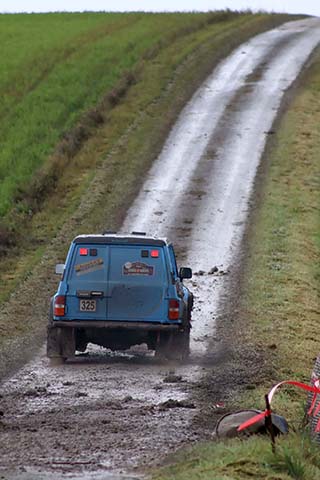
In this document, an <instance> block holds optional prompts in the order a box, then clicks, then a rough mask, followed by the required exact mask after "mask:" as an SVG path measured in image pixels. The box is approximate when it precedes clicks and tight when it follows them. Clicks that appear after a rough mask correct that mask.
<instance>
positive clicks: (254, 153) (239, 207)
mask: <svg viewBox="0 0 320 480" xmlns="http://www.w3.org/2000/svg"><path fill="white" fill-rule="evenodd" d="M319 41H320V20H319V19H307V20H303V21H298V22H291V23H288V24H285V25H284V26H282V27H280V28H277V29H275V30H272V31H270V32H267V33H264V34H262V35H259V36H257V37H255V38H253V39H252V40H250V41H249V42H247V43H245V44H243V45H241V46H240V47H239V48H238V49H237V50H235V51H234V52H233V54H232V55H230V56H229V57H228V58H227V59H226V60H225V61H223V62H221V64H220V65H219V66H218V68H216V69H215V71H214V72H213V73H212V75H211V76H210V77H209V78H208V79H207V81H206V82H205V83H204V84H203V86H202V87H201V88H200V89H199V90H198V91H197V92H196V93H195V95H194V97H193V98H192V100H191V101H190V102H189V103H188V105H187V106H186V107H185V109H184V110H183V111H182V113H181V115H180V118H179V120H178V122H177V123H176V125H175V127H174V128H173V130H172V132H171V134H170V136H169V137H168V139H167V142H166V144H165V145H164V147H163V151H162V153H161V155H160V156H159V158H158V159H157V160H156V162H155V163H154V165H153V167H152V169H151V171H150V172H149V174H148V176H147V178H146V181H145V184H144V186H143V188H142V190H141V192H140V194H139V196H138V197H137V199H136V201H135V203H134V204H133V205H132V207H131V209H130V211H129V212H128V215H127V218H126V220H125V222H124V224H123V228H122V231H123V232H128V231H129V232H130V231H132V230H136V231H146V232H150V233H152V234H156V235H159V236H167V237H169V238H170V239H172V240H173V242H174V243H175V245H176V249H177V251H178V257H179V263H180V265H184V266H191V267H192V268H193V271H194V278H193V279H192V280H191V281H190V282H188V285H189V286H190V288H191V289H192V290H193V292H194V293H195V297H196V302H195V309H194V312H193V329H192V341H191V342H192V343H191V357H190V360H189V361H188V363H187V364H185V365H180V364H174V363H160V362H159V360H157V359H155V358H154V356H153V354H152V353H150V352H147V351H146V350H145V349H144V348H143V346H140V347H137V348H136V349H135V350H132V351H130V352H127V353H123V354H120V353H111V352H106V351H104V350H103V349H99V348H96V347H93V346H90V347H89V350H88V351H87V352H86V353H85V354H81V355H80V354H79V355H77V356H76V357H75V358H74V359H72V360H69V361H68V362H67V363H66V364H65V365H62V366H61V365H60V366H59V365H56V366H49V362H48V360H47V359H46V357H45V350H44V348H43V350H42V351H41V352H39V354H38V356H37V357H36V358H35V359H34V360H33V361H32V362H30V363H28V364H27V365H26V366H25V367H24V368H22V369H21V370H20V371H19V372H18V373H17V374H16V375H14V376H12V377H11V378H10V379H8V380H7V381H6V382H4V383H3V384H2V385H1V387H0V409H1V410H2V411H3V413H4V415H3V416H2V417H0V438H1V441H0V478H1V479H6V480H13V479H17V480H22V479H24V480H27V479H37V478H39V479H59V478H68V479H77V480H78V479H79V480H84V479H88V480H90V479H96V480H100V479H109V480H111V479H113V480H117V479H131V478H141V475H143V474H141V473H140V472H141V471H143V470H144V468H145V467H146V466H150V465H155V464H157V463H159V462H160V461H161V460H162V459H163V458H164V456H165V455H167V454H169V453H171V452H173V451H175V450H176V449H177V448H178V447H180V446H182V445H184V444H189V443H191V442H193V441H196V440H199V439H205V438H210V436H211V434H212V424H210V422H209V423H208V422H201V421H200V420H201V415H202V413H201V412H203V411H204V410H205V409H206V412H207V413H208V411H209V413H210V412H212V418H214V415H215V413H219V412H222V411H223V409H224V407H223V404H222V403H223V402H228V398H229V397H228V396H229V395H231V394H232V393H231V392H228V389H226V383H227V381H225V379H224V377H225V376H226V375H224V368H225V367H224V365H225V364H226V363H227V357H228V351H229V348H230V349H231V350H232V343H234V342H235V340H234V339H233V338H229V337H228V331H227V328H228V326H227V324H225V325H221V322H220V319H221V317H222V316H223V313H224V310H225V306H226V304H228V303H229V302H232V289H231V288H230V285H231V283H232V282H234V281H235V276H236V271H237V268H238V259H239V254H240V248H241V241H242V238H243V233H244V230H245V226H246V220H247V216H248V211H249V208H250V202H251V200H252V197H251V196H252V190H253V185H254V180H255V176H256V172H257V168H258V166H259V162H260V159H261V155H262V153H263V150H264V147H265V143H266V139H267V138H268V135H269V134H270V133H271V132H270V130H271V128H272V124H273V122H274V120H275V118H276V115H277V112H278V110H279V107H280V104H281V100H282V98H283V95H284V93H285V92H286V90H287V89H288V88H289V87H290V85H291V84H292V83H293V81H294V80H295V79H296V77H297V75H298V74H299V72H300V70H301V69H302V67H303V66H304V65H305V63H306V62H307V60H308V58H309V56H310V54H311V52H312V51H313V49H314V48H315V47H316V46H317V45H318V43H319ZM219 322H220V323H219ZM249 364H250V365H251V366H250V365H249ZM250 368H251V369H253V368H254V358H249V359H248V365H243V366H242V367H241V368H238V370H239V371H240V374H239V372H238V378H237V382H235V383H237V384H239V383H241V382H242V383H244V382H245V377H246V369H250ZM213 370H217V376H216V378H215V381H214V385H211V387H212V388H204V385H205V382H206V377H207V374H208V373H209V372H212V371H213ZM239 375H240V377H239ZM241 375H242V377H241ZM231 380H232V379H231ZM234 388H235V389H236V388H238V387H237V386H236V385H235V386H234ZM199 419H200V420H199Z"/></svg>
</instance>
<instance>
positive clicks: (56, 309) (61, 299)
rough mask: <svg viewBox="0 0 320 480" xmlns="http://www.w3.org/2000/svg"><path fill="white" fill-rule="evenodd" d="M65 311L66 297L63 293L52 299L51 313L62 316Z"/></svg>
mask: <svg viewBox="0 0 320 480" xmlns="http://www.w3.org/2000/svg"><path fill="white" fill-rule="evenodd" d="M65 311H66V297H65V296H64V295H58V296H57V297H56V298H55V299H54V305H53V315H54V316H55V317H63V316H64V314H65Z"/></svg>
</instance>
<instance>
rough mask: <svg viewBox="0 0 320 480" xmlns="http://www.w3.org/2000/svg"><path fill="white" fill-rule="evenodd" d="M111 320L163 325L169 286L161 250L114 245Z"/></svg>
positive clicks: (110, 275) (110, 300)
mask: <svg viewBox="0 0 320 480" xmlns="http://www.w3.org/2000/svg"><path fill="white" fill-rule="evenodd" d="M109 259H110V262H109V269H108V288H109V298H108V307H107V308H108V319H109V320H115V321H143V322H161V321H163V320H164V319H165V318H166V317H167V312H166V308H167V307H166V302H165V298H166V292H167V285H168V278H167V271H166V268H165V258H164V252H163V249H162V248H161V247H158V246H157V247H153V246H150V247H149V246H145V245H143V246H139V245H110V251H109Z"/></svg>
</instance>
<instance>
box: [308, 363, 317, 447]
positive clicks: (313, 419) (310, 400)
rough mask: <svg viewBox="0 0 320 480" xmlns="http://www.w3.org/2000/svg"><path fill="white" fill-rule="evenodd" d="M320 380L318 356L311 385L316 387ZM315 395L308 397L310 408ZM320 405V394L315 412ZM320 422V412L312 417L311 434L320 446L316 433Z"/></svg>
mask: <svg viewBox="0 0 320 480" xmlns="http://www.w3.org/2000/svg"><path fill="white" fill-rule="evenodd" d="M319 378H320V355H319V356H318V358H317V360H316V362H315V364H314V367H313V372H312V375H311V385H314V382H315V381H316V380H318V379H319ZM312 398H313V394H310V395H309V396H308V402H307V403H308V405H307V406H308V408H310V406H311V402H312ZM319 405H320V394H319V395H317V398H316V403H315V406H314V411H316V409H317V408H318V407H319ZM319 420H320V411H319V413H318V414H317V415H316V416H311V417H310V432H311V437H312V438H313V439H314V440H315V441H316V442H317V443H318V444H319V445H320V432H316V428H317V425H318V422H319Z"/></svg>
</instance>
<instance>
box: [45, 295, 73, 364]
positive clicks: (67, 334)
mask: <svg viewBox="0 0 320 480" xmlns="http://www.w3.org/2000/svg"><path fill="white" fill-rule="evenodd" d="M48 320H49V321H48V329H47V357H48V358H50V359H56V362H58V361H59V360H60V361H61V362H64V361H65V360H66V359H67V358H69V357H73V356H74V354H75V349H76V343H75V334H74V329H73V328H60V327H56V326H55V325H54V322H53V313H52V304H51V306H50V311H49V318H48Z"/></svg>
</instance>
